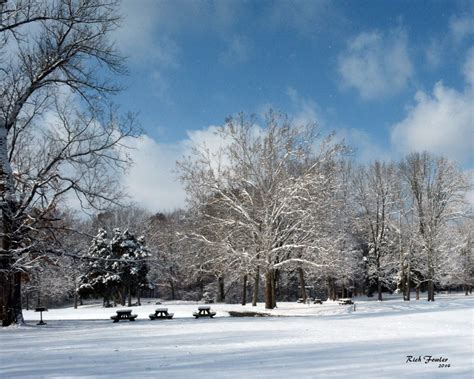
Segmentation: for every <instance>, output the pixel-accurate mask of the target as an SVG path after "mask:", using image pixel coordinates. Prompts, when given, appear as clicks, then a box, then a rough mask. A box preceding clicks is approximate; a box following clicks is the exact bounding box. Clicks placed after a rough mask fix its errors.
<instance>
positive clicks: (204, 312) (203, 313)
mask: <svg viewBox="0 0 474 379" xmlns="http://www.w3.org/2000/svg"><path fill="white" fill-rule="evenodd" d="M215 315H216V312H211V307H210V306H209V305H202V306H200V307H198V311H197V312H194V313H193V316H194V317H196V318H199V317H211V318H212V317H214V316H215Z"/></svg>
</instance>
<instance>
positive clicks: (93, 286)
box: [79, 228, 149, 306]
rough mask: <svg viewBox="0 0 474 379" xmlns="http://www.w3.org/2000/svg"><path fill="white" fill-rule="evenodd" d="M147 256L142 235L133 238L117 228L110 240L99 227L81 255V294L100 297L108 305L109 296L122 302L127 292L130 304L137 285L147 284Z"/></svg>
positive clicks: (126, 231)
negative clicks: (83, 256)
mask: <svg viewBox="0 0 474 379" xmlns="http://www.w3.org/2000/svg"><path fill="white" fill-rule="evenodd" d="M148 256H149V252H148V250H147V248H146V247H145V242H144V238H143V237H140V238H135V236H134V235H133V234H131V233H129V231H128V230H125V231H123V232H122V231H121V230H120V229H118V228H117V229H115V230H114V232H113V236H112V238H111V239H109V238H108V236H107V232H106V231H105V230H103V229H101V230H99V232H98V234H97V236H96V237H95V238H94V239H93V241H92V244H91V247H90V249H89V251H88V254H87V256H86V257H85V258H84V259H85V262H84V265H83V270H84V271H85V273H84V274H83V275H82V276H81V278H80V281H81V284H80V286H79V292H80V294H81V296H88V295H97V296H103V297H104V305H108V304H109V302H110V300H112V299H113V300H114V302H115V301H116V300H117V299H119V300H120V302H121V303H122V304H123V303H124V302H125V296H126V295H128V305H129V306H130V305H131V297H132V292H133V291H134V290H135V291H137V294H138V295H139V291H140V288H141V287H143V286H145V285H147V284H148V281H147V274H148V265H147V262H146V261H147V258H148Z"/></svg>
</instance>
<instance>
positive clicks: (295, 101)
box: [287, 87, 324, 127]
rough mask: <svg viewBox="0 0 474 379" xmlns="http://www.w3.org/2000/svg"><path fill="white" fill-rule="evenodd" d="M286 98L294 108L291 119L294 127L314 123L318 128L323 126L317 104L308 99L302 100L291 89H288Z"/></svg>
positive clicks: (302, 98)
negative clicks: (287, 97)
mask: <svg viewBox="0 0 474 379" xmlns="http://www.w3.org/2000/svg"><path fill="white" fill-rule="evenodd" d="M287 93H288V96H289V98H290V100H291V104H292V106H293V108H294V112H293V114H292V119H293V122H294V124H295V125H307V124H312V123H316V124H317V125H319V126H320V127H322V126H323V125H324V121H323V117H322V115H321V113H322V112H321V111H320V107H319V106H318V104H317V103H316V102H315V101H314V100H312V99H308V98H304V97H302V96H300V95H299V93H298V92H297V91H296V90H295V89H294V88H292V87H290V88H288V92H287Z"/></svg>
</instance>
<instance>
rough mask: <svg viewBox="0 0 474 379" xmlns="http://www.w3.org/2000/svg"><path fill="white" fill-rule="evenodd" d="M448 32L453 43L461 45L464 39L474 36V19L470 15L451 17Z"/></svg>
mask: <svg viewBox="0 0 474 379" xmlns="http://www.w3.org/2000/svg"><path fill="white" fill-rule="evenodd" d="M449 30H450V33H451V36H452V38H453V39H454V42H456V43H461V42H462V41H463V40H464V39H465V38H468V37H470V36H471V35H473V34H474V17H473V15H472V14H463V15H458V16H453V17H451V19H450V21H449Z"/></svg>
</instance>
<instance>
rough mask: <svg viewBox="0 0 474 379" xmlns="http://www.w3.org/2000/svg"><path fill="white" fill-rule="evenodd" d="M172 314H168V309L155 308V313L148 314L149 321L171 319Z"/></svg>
mask: <svg viewBox="0 0 474 379" xmlns="http://www.w3.org/2000/svg"><path fill="white" fill-rule="evenodd" d="M173 316H174V313H168V308H156V309H155V313H152V314H150V315H149V316H148V317H150V320H159V319H168V320H170V319H172V318H173Z"/></svg>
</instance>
